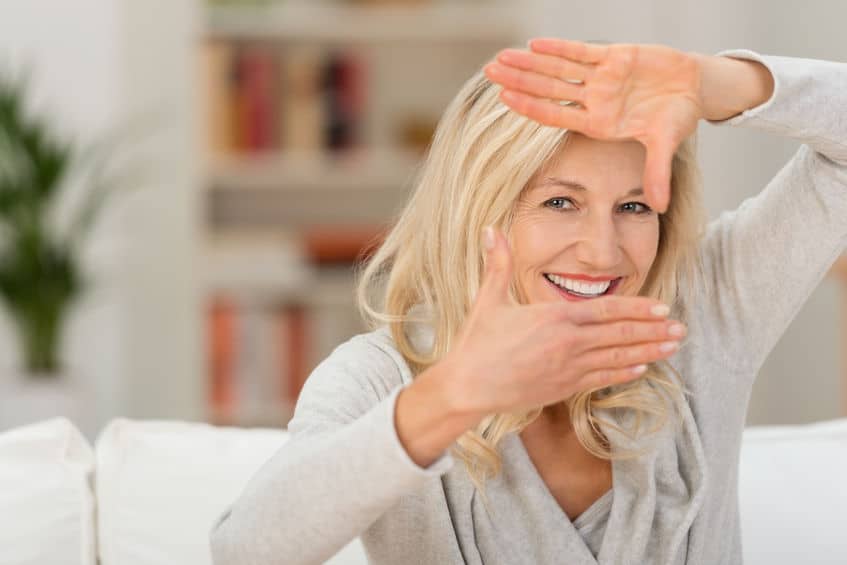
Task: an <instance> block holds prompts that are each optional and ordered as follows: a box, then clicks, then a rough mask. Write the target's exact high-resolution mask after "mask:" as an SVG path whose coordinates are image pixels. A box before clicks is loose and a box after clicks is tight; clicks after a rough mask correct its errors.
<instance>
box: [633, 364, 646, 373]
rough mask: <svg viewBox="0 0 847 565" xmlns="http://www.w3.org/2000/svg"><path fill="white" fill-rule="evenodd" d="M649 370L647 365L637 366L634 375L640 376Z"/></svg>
mask: <svg viewBox="0 0 847 565" xmlns="http://www.w3.org/2000/svg"><path fill="white" fill-rule="evenodd" d="M646 370H647V365H636V366H635V367H633V368H632V372H633V374H636V375H640V374H641V373H643V372H644V371H646Z"/></svg>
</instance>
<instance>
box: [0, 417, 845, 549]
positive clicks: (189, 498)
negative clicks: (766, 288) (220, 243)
mask: <svg viewBox="0 0 847 565" xmlns="http://www.w3.org/2000/svg"><path fill="white" fill-rule="evenodd" d="M285 440H286V433H285V432H284V431H281V430H268V429H241V428H222V427H214V426H210V425H206V424H197V423H188V422H179V421H132V420H127V419H117V420H114V421H112V422H111V423H110V424H109V425H108V426H107V427H106V428H105V429H104V430H103V431H102V432H101V433H100V435H99V436H98V438H97V441H96V442H95V445H94V447H93V448H92V446H90V445H89V443H88V442H87V441H86V440H85V438H84V437H83V436H82V434H80V432H79V431H78V430H77V429H76V428H75V427H74V425H73V424H72V423H71V422H70V421H69V420H67V419H65V418H54V419H50V420H45V421H43V422H39V423H35V424H31V425H28V426H24V427H20V428H16V429H13V430H9V431H6V432H3V433H0V511H2V513H0V565H45V564H51V565H52V564H55V565H95V564H96V563H99V564H100V565H154V564H155V565H165V564H168V565H170V564H180V565H184V564H191V565H207V564H209V563H211V555H210V552H209V547H208V537H209V530H210V527H211V524H212V523H213V521H214V520H215V518H217V517H218V515H219V514H220V513H221V512H222V511H223V510H224V508H225V507H226V505H227V504H228V503H229V502H230V501H232V500H234V499H235V498H236V497H237V496H238V494H239V492H240V491H241V489H242V487H243V486H244V484H245V483H246V482H247V480H248V479H249V477H250V476H251V475H252V474H253V472H254V471H255V470H256V469H257V468H258V467H259V466H260V465H261V464H262V463H263V462H264V461H266V460H267V459H268V458H269V457H270V456H271V455H272V454H273V453H274V452H275V451H277V450H278V449H279V448H280V446H281V445H282V444H283V443H284V442H285ZM845 477H847V419H842V420H833V421H829V422H821V423H817V424H811V425H807V426H780V427H761V428H748V429H747V430H746V431H745V436H744V443H743V448H742V458H741V475H740V497H741V518H742V534H743V543H744V554H745V563H746V564H747V565H751V564H752V565H758V564H767V565H780V564H786V565H787V564H791V565H796V564H798V563H814V564H815V565H827V564H833V565H834V564H836V563H837V564H842V565H843V564H844V563H847V535H845V534H847V528H846V527H845V521H844V518H843V514H844V510H845V509H847V481H845V480H844V478H845ZM715 543H721V542H720V540H715ZM366 562H367V561H366V558H365V555H364V551H363V549H362V546H361V544H360V543H359V541H358V540H354V541H353V542H351V543H350V544H349V545H348V546H347V547H345V548H344V549H343V550H342V551H341V552H340V553H339V554H338V555H337V556H336V557H334V558H333V559H332V560H331V561H330V563H332V564H334V565H340V564H349V565H352V564H360V563H361V564H364V563H366Z"/></svg>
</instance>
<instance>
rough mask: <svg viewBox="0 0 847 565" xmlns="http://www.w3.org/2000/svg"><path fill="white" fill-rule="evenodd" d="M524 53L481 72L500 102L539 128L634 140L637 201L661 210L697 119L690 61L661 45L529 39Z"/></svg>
mask: <svg viewBox="0 0 847 565" xmlns="http://www.w3.org/2000/svg"><path fill="white" fill-rule="evenodd" d="M529 47H530V51H523V50H519V49H504V50H503V51H500V52H499V53H498V54H497V58H496V62H492V63H489V64H488V65H486V66H485V75H486V76H487V77H488V78H489V79H490V80H491V81H492V82H496V83H498V84H500V85H502V86H503V87H504V89H503V91H502V92H501V93H500V99H501V100H502V101H503V102H504V103H505V104H506V105H508V106H509V107H510V108H512V109H514V110H515V111H516V112H518V113H520V114H523V115H525V116H527V117H529V118H532V119H534V120H536V121H538V122H541V123H542V124H546V125H550V126H556V127H561V128H567V129H571V130H576V131H578V132H580V133H583V134H585V135H587V136H589V137H592V138H595V139H609V140H622V139H635V140H637V141H639V142H641V143H642V144H643V145H644V146H645V148H646V152H647V157H646V163H645V168H644V179H643V181H644V195H645V199H646V200H647V202H648V204H649V205H650V206H651V207H653V209H654V210H656V211H658V212H660V213H664V212H666V211H667V207H668V203H669V201H670V177H671V163H672V160H673V155H674V153H675V152H676V149H677V147H679V145H680V143H682V142H683V141H684V140H685V139H686V138H687V137H688V136H689V135H691V134H692V133H693V132H694V131H695V130H696V129H697V122H698V121H699V120H700V118H702V117H704V112H703V105H702V102H701V99H700V81H701V67H700V65H699V64H698V60H697V58H696V57H695V56H694V55H693V54H689V53H685V52H682V51H678V50H676V49H673V48H670V47H666V46H663V45H636V44H610V45H597V44H592V43H583V42H580V41H571V40H564V39H534V40H532V41H531V42H530V44H529ZM577 81H578V82H577ZM564 100H570V101H573V102H576V103H578V104H579V106H576V105H562V104H561V101H564Z"/></svg>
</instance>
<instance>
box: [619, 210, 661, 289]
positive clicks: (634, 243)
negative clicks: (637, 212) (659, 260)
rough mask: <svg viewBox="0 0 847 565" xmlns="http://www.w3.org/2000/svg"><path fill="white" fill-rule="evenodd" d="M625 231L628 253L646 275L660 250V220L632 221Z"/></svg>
mask: <svg viewBox="0 0 847 565" xmlns="http://www.w3.org/2000/svg"><path fill="white" fill-rule="evenodd" d="M625 232H626V233H625V234H624V235H625V237H624V239H623V241H625V242H626V243H625V244H624V245H625V247H626V250H627V254H628V255H629V256H630V257H631V258H632V260H633V262H635V263H636V266H637V268H638V270H639V271H641V273H642V274H643V275H644V276H646V274H647V271H649V270H650V267H651V266H652V265H653V261H654V260H655V259H656V254H657V252H658V250H659V221H658V219H657V218H656V219H654V221H650V222H644V223H632V224H629V225H627V227H626V229H625Z"/></svg>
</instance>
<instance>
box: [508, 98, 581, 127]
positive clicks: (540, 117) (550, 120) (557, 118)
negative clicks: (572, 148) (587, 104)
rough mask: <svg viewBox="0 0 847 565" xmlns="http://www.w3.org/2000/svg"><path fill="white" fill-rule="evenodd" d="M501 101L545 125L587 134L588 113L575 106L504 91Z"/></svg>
mask: <svg viewBox="0 0 847 565" xmlns="http://www.w3.org/2000/svg"><path fill="white" fill-rule="evenodd" d="M500 100H502V101H503V103H504V104H506V105H507V106H509V107H510V108H511V109H513V110H514V111H515V112H517V113H518V114H521V115H524V116H526V117H528V118H531V119H533V120H535V121H537V122H540V123H542V124H544V125H548V126H554V127H559V128H566V129H572V130H576V131H579V132H583V133H585V130H586V127H587V126H588V114H587V112H586V111H585V110H584V109H582V108H579V107H577V106H574V105H562V104H561V103H559V102H551V101H548V100H543V99H541V98H536V97H535V96H532V95H529V94H524V93H522V92H518V91H516V90H503V91H501V92H500Z"/></svg>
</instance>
